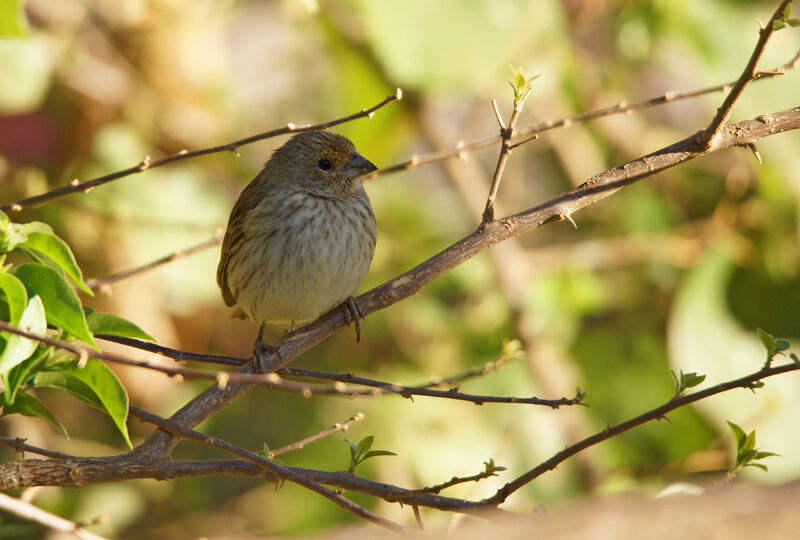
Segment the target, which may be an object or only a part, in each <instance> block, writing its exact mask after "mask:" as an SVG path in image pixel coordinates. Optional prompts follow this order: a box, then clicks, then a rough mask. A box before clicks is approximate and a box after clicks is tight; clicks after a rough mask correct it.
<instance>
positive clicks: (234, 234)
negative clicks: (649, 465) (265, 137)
mask: <svg viewBox="0 0 800 540" xmlns="http://www.w3.org/2000/svg"><path fill="white" fill-rule="evenodd" d="M258 178H259V177H256V178H255V179H253V181H252V182H250V184H248V185H247V187H246V188H244V190H242V193H241V194H240V195H239V198H238V199H237V200H236V204H234V205H233V210H231V217H230V219H229V220H228V228H227V229H226V230H225V238H224V239H223V240H222V254H221V256H220V259H219V266H217V285H219V288H220V290H221V291H222V299H223V300H225V304H226V305H228V306H232V305H234V304H236V298H235V297H234V296H233V293H232V292H231V289H230V287H229V286H228V266H229V265H230V262H231V259H232V258H233V256H234V255H235V254H236V252H237V251H239V248H241V246H242V242H243V241H244V239H245V231H244V227H243V222H244V220H245V218H246V217H247V215H248V213H249V212H250V210H252V209H253V208H254V207H255V206H256V205H258V203H259V202H260V200H261V197H262V194H261V193H259V191H260V189H259V183H258V182H257V180H258Z"/></svg>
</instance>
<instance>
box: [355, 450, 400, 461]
mask: <svg viewBox="0 0 800 540" xmlns="http://www.w3.org/2000/svg"><path fill="white" fill-rule="evenodd" d="M396 455H397V454H395V453H394V452H389V451H388V450H370V451H369V452H367V453H366V454H364V458H363V459H362V460H361V461H365V460H367V459H369V458H373V457H375V456H396Z"/></svg>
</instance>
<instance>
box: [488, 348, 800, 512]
mask: <svg viewBox="0 0 800 540" xmlns="http://www.w3.org/2000/svg"><path fill="white" fill-rule="evenodd" d="M790 371H800V364H797V363H792V364H786V365H783V366H776V367H765V368H762V369H761V370H760V371H757V372H755V373H751V374H750V375H746V376H744V377H741V378H739V379H735V380H733V381H728V382H724V383H720V384H717V385H715V386H711V387H709V388H706V389H705V390H701V391H699V392H695V393H693V394H687V395H684V396H680V397H676V398H673V399H671V400H669V401H667V402H666V403H665V404H663V405H661V406H660V407H656V408H655V409H652V410H650V411H647V412H646V413H644V414H641V415H639V416H637V417H636V418H631V419H630V420H627V421H625V422H622V423H620V424H617V425H615V426H611V427H608V428H606V429H604V430H603V431H600V432H598V433H595V434H594V435H592V436H590V437H587V438H585V439H583V440H582V441H580V442H577V443H575V444H573V445H570V446H568V447H567V448H565V449H564V450H562V451H561V452H558V453H557V454H555V455H554V456H553V457H551V458H550V459H548V460H546V461H543V462H542V463H540V464H539V465H538V466H536V467H534V468H533V469H531V470H529V471H528V472H526V473H525V474H522V475H520V476H518V477H517V478H515V479H514V480H513V481H511V482H509V483H507V484H506V485H505V486H503V487H502V488H500V489H499V490H497V492H496V493H495V494H494V495H493V496H491V497H489V498H488V499H484V500H483V501H481V502H482V503H483V504H486V505H489V506H495V505H498V504H501V503H502V502H504V501H505V500H506V499H507V498H508V496H509V495H511V494H512V493H514V492H515V491H517V490H518V489H519V488H521V487H522V486H524V485H526V484H528V483H530V482H531V481H532V480H534V479H535V478H537V477H539V476H541V475H542V474H544V473H546V472H547V471H551V470H553V469H555V468H556V467H557V466H558V465H559V464H561V463H563V462H564V461H565V460H567V459H568V458H570V457H572V456H574V455H575V454H577V453H578V452H581V451H583V450H585V449H587V448H589V447H590V446H594V445H595V444H597V443H599V442H602V441H605V440H606V439H609V438H611V437H615V436H617V435H619V434H620V433H624V432H626V431H628V430H629V429H632V428H635V427H636V426H640V425H642V424H645V423H647V422H650V421H652V420H661V419H662V418H666V416H665V415H666V414H667V413H668V412H670V411H674V410H675V409H679V408H680V407H683V406H684V405H688V404H689V403H694V402H695V401H700V400H701V399H705V398H707V397H709V396H713V395H715V394H720V393H722V392H725V391H727V390H732V389H734V388H748V387H749V386H750V385H751V384H752V383H753V382H755V381H759V380H761V379H766V378H767V377H772V376H773V375H779V374H781V373H788V372H790Z"/></svg>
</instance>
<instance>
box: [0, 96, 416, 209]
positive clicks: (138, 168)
mask: <svg viewBox="0 0 800 540" xmlns="http://www.w3.org/2000/svg"><path fill="white" fill-rule="evenodd" d="M402 98H403V91H402V90H400V89H399V88H398V89H397V90H396V91H395V93H394V94H392V95H390V96H386V98H385V99H384V100H383V101H381V102H380V103H378V104H377V105H375V106H373V107H370V108H369V109H362V110H360V111H358V112H357V113H354V114H350V115H348V116H343V117H341V118H337V119H335V120H330V121H328V122H321V123H319V124H304V125H300V126H297V125H295V124H292V123H289V124H287V125H286V127H282V128H278V129H273V130H270V131H266V132H264V133H259V134H258V135H252V136H250V137H246V138H244V139H239V140H238V141H233V142H229V143H227V144H221V145H219V146H212V147H209V148H202V149H200V150H193V151H191V152H188V151H186V150H181V151H180V152H178V153H177V154H172V155H171V156H166V157H163V158H160V159H150V156H147V157H145V158H144V159H143V160H142V161H141V162H140V163H139V164H138V165H134V166H133V167H129V168H127V169H123V170H121V171H117V172H113V173H111V174H107V175H105V176H100V177H98V178H93V179H92V180H87V181H85V182H79V181H78V180H77V179H76V180H73V181H72V182H70V183H69V184H68V185H66V186H62V187H60V188H56V189H54V190H52V191H48V192H46V193H42V194H40V195H35V196H33V197H28V198H26V199H21V200H18V201H16V202H13V203H6V204H3V205H0V210H2V211H4V212H8V211H13V212H19V211H20V210H22V209H23V208H24V207H28V206H33V205H35V204H38V203H40V202H43V201H47V200H50V199H55V198H57V197H63V196H64V195H69V194H70V193H76V192H78V191H81V192H83V193H87V192H88V191H89V190H91V189H93V188H95V187H97V186H100V185H102V184H105V183H107V182H111V181H113V180H118V179H120V178H123V177H125V176H130V175H132V174H137V173H140V172H142V171H146V170H148V169H154V168H156V167H161V166H163V165H166V164H168V163H173V162H175V161H179V160H182V159H189V158H193V157H198V156H205V155H208V154H215V153H218V152H224V151H228V152H232V151H234V150H236V149H237V148H239V147H240V146H244V145H246V144H250V143H254V142H256V141H261V140H264V139H269V138H271V137H276V136H278V135H285V134H287V133H299V132H301V131H312V130H316V129H328V128H330V127H333V126H337V125H339V124H344V123H345V122H350V121H352V120H356V119H358V118H364V117H367V118H372V115H373V114H374V113H375V111H377V110H378V109H380V108H382V107H385V106H386V105H388V104H389V103H391V102H393V101H398V100H400V99H402Z"/></svg>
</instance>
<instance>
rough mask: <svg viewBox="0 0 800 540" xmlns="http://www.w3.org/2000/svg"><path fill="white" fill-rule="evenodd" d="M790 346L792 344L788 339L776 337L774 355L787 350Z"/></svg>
mask: <svg viewBox="0 0 800 540" xmlns="http://www.w3.org/2000/svg"><path fill="white" fill-rule="evenodd" d="M789 346H790V345H789V342H788V341H786V340H785V339H776V340H775V346H774V347H773V348H772V351H773V352H774V354H773V356H775V354H778V353H782V352H783V351H785V350H787V349H788V348H789Z"/></svg>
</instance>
